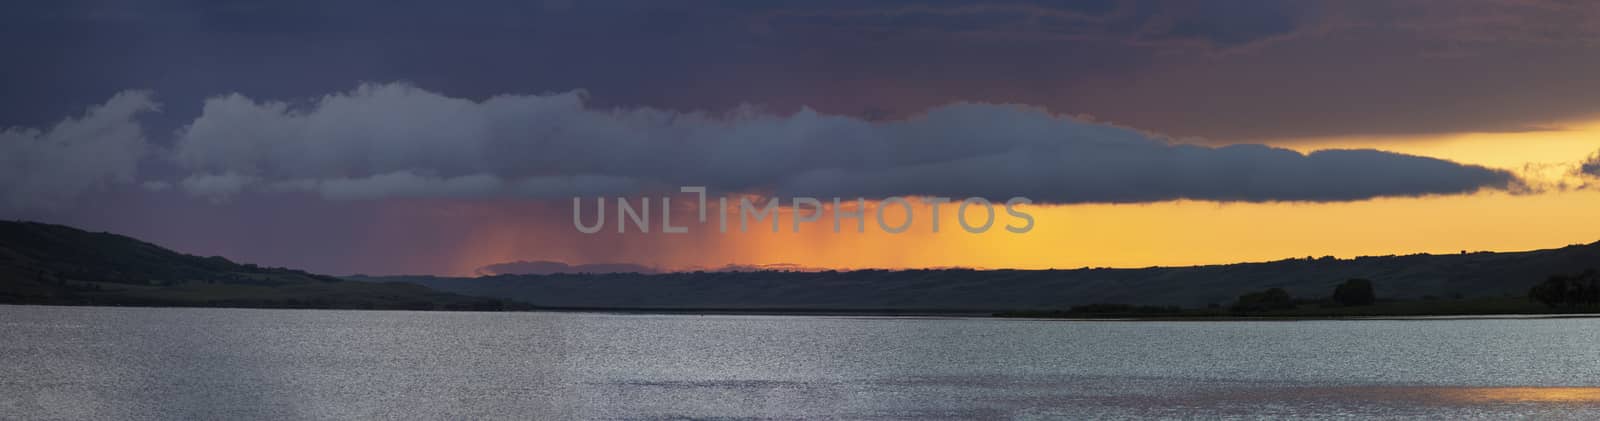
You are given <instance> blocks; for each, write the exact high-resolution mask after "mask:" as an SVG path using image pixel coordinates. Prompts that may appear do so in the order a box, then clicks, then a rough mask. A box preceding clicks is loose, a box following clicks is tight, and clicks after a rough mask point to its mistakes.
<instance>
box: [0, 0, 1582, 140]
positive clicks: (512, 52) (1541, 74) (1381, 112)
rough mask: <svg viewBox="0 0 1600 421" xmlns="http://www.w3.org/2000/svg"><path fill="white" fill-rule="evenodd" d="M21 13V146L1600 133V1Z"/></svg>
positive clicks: (285, 5) (133, 6)
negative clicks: (382, 139) (573, 116)
mask: <svg viewBox="0 0 1600 421" xmlns="http://www.w3.org/2000/svg"><path fill="white" fill-rule="evenodd" d="M552 6H553V7H552ZM0 16H7V17H8V21H7V25H4V26H3V27H0V34H4V35H5V36H3V37H0V49H3V50H4V51H6V52H7V57H8V58H11V59H12V60H9V61H8V63H7V64H8V65H7V66H0V92H6V93H7V95H5V96H4V97H3V98H0V125H26V126H32V127H39V126H43V125H46V124H49V123H51V122H53V119H56V118H59V117H60V116H61V115H66V114H68V113H71V112H75V111H76V109H77V107H80V106H81V104H84V103H89V102H92V101H98V100H101V99H103V98H104V97H105V95H107V94H109V93H112V92H117V91H120V90H122V89H127V88H130V87H134V88H151V89H154V90H156V91H158V92H161V93H162V95H163V98H164V99H165V100H167V102H168V103H169V104H170V108H169V110H168V111H169V112H168V113H166V114H165V115H164V116H156V117H153V118H150V119H149V120H147V121H146V123H147V125H148V126H150V127H152V128H154V129H156V131H157V132H165V131H168V130H170V129H173V128H176V127H178V126H181V125H182V124H184V123H186V122H187V118H188V117H189V116H192V115H194V114H196V113H198V112H199V110H198V108H197V107H198V105H199V104H200V100H201V99H204V98H207V97H210V96H214V95H219V94H226V93H230V92H240V93H244V94H248V95H251V96H254V97H264V98H304V97H310V96H315V95H320V94H322V93H326V92H330V91H334V90H339V89H345V88H347V87H348V86H350V84H352V83H355V82H358V81H363V80H379V81H387V80H409V81H414V82H416V83H418V84H420V85H422V86H428V87H430V88H432V89H437V90H439V91H441V92H446V93H449V94H451V95H454V96H459V97H464V98H472V99H484V98H487V97H489V96H492V95H496V94H499V93H505V92H519V93H536V92H562V91H569V90H573V89H577V88H588V89H591V90H592V91H593V92H594V93H595V96H596V98H601V99H603V100H604V101H606V102H605V103H604V104H601V105H607V106H610V105H616V106H650V107H655V108H663V109H675V110H692V109H712V110H719V109H727V108H731V107H735V106H738V105H739V104H740V103H742V102H751V103H757V104H764V105H766V106H768V107H770V108H771V109H773V110H778V111H783V112H787V111H793V110H797V109H799V108H801V107H802V106H809V107H811V108H813V109H816V110H819V111H821V112H825V113H829V114H842V115H855V116H873V117H876V118H902V117H906V116H909V115H912V114H915V113H918V112H921V111H923V110H926V109H928V108H931V107H934V106H938V105H942V104H946V103H950V102H954V101H971V102H995V103H1024V104H1031V105H1037V106H1043V107H1047V108H1049V109H1051V110H1053V111H1055V112H1061V113H1071V114H1088V115H1095V116H1097V117H1099V118H1101V119H1102V120H1104V121H1112V122H1117V123H1119V124H1125V125H1129V126H1134V127H1140V128H1145V129H1149V130H1156V131H1160V132H1163V133H1169V134H1172V135H1175V136H1183V137H1203V138H1207V139H1210V140H1211V141H1213V142H1216V143H1240V142H1259V141H1266V140H1271V141H1277V140H1282V139H1285V138H1301V137H1320V136H1340V135H1374V134H1424V133H1456V132H1468V131H1516V130H1530V129H1539V128H1547V127H1559V126H1560V124H1561V123H1563V122H1566V121H1569V120H1574V119H1582V118H1591V117H1593V116H1595V115H1597V114H1600V105H1596V103H1595V102H1594V101H1592V100H1591V99H1590V98H1589V97H1590V95H1587V93H1588V92H1593V91H1595V90H1597V89H1600V79H1597V78H1594V77H1592V76H1590V75H1592V74H1595V73H1597V72H1600V54H1594V51H1593V50H1594V48H1595V47H1596V46H1597V45H1600V32H1597V31H1596V30H1595V28H1600V25H1595V22H1600V7H1597V6H1596V5H1595V4H1594V3H1593V2H1565V1H1545V0H1539V1H1533V0H1529V1H1515V0H1464V1H1460V2H1450V3H1439V2H1400V3H1384V2H1339V1H1326V2H1325V1H1311V2H1282V1H1272V0H1259V1H1249V0H1245V1H1227V2H1204V3H1199V2H1184V1H1155V0H1126V1H1087V2H1078V1H1069V2H1055V1H996V2H981V3H972V2H955V1H891V2H871V3H863V2H852V1H825V2H693V3H679V2H650V1H585V2H570V3H565V2H558V3H553V4H550V3H539V2H522V1H468V2H460V3H456V4H452V5H451V6H450V7H427V6H426V5H420V4H393V3H391V2H377V1H341V2H331V3H330V2H313V1H301V0H290V1H281V2H211V1H187V0H185V1H177V0H168V1H152V2H137V3H130V2H105V1H73V0H68V1H54V2H7V3H3V4H0ZM106 69H115V71H106ZM1486 104H1494V105H1495V106H1487V105H1486ZM153 141H156V142H160V141H161V140H160V139H153ZM157 146H166V145H159V144H158V145H157Z"/></svg>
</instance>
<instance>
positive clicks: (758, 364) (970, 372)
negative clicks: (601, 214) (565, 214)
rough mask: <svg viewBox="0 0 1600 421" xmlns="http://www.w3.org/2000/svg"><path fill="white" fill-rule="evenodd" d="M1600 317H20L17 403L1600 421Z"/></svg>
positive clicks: (10, 399) (306, 409)
mask: <svg viewBox="0 0 1600 421" xmlns="http://www.w3.org/2000/svg"><path fill="white" fill-rule="evenodd" d="M1596 328H1600V320H1593V319H1558V320H1434V321H1392V320H1391V321H1346V322H1331V321H1330V322H1064V321H1028V320H994V319H910V318H859V317H800V316H795V317H791V316H781V317H780V316H687V315H671V316H662V315H610V314H575V313H504V314H500V313H422V312H361V311H316V310H230V309H123V308H64V307H19V306H0V338H4V339H5V341H0V416H3V417H19V418H73V419H84V418H135V419H171V418H369V417H383V418H453V419H461V418H508V417H512V418H515V417H518V416H519V415H526V414H539V415H542V417H541V418H554V419H570V418H584V419H592V418H603V419H615V418H676V417H688V418H782V419H793V418H880V419H939V418H953V419H962V418H1041V419H1048V418H1088V417H1158V418H1159V417H1208V418H1210V417H1232V416H1248V415H1261V416H1269V417H1306V418H1319V417H1362V418H1367V417H1414V416H1434V417H1444V418H1506V417H1519V416H1533V417H1547V418H1579V419H1597V418H1600V389H1597V388H1596V387H1597V386H1600V346H1596V344H1595V339H1594V336H1593V334H1592V332H1594V331H1595V329H1596Z"/></svg>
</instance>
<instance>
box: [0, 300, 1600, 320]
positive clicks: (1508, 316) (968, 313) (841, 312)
mask: <svg viewBox="0 0 1600 421" xmlns="http://www.w3.org/2000/svg"><path fill="white" fill-rule="evenodd" d="M0 306H15V307H24V306H28V307H34V306H37V307H63V308H70V307H102V308H151V309H157V308H166V309H208V308H212V309H239V310H356V311H438V312H492V313H502V312H503V313H592V314H614V315H676V316H821V317H900V318H908V319H915V318H960V319H1005V320H1018V321H1074V322H1261V321H1333V320H1342V321H1362V320H1412V321H1430V320H1434V321H1437V320H1531V319H1587V318H1597V317H1600V313H1504V314H1407V315H1359V316H1356V315H1343V316H1340V315H1233V314H1214V313H1208V314H1189V315H1171V314H1162V315H1086V316H1081V317H1072V316H1037V315H1028V314H1031V313H1015V312H1011V313H1008V312H1006V311H984V310H937V309H817V308H777V309H774V308H631V307H535V308H532V309H526V310H504V311H482V310H442V309H441V310H408V309H360V308H314V307H229V306H117V305H58V304H16V303H0Z"/></svg>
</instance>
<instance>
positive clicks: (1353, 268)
mask: <svg viewBox="0 0 1600 421" xmlns="http://www.w3.org/2000/svg"><path fill="white" fill-rule="evenodd" d="M1587 268H1600V243H1596V244H1588V245H1575V246H1569V247H1564V248H1559V249H1552V250H1539V251H1528V252H1514V253H1488V252H1482V253H1463V254H1451V255H1427V254H1417V255H1407V256H1381V257H1361V258H1356V259H1334V258H1331V257H1326V258H1320V259H1310V258H1307V259H1287V260H1280V261H1275V262H1264V263H1241V264H1230V265H1214V266H1193V267H1154V268H1144V269H1076V270H963V269H948V270H903V271H885V270H864V271H848V272H835V271H822V272H793V271H759V272H689V273H664V274H556V275H502V276H490V277H479V278H444V277H430V276H409V277H386V278H363V279H368V280H384V281H403V282H412V283H416V284H418V285H425V286H428V287H431V288H434V289H438V290H441V291H450V292H455V293H460V294H465V295H475V296H482V297H497V298H505V299H515V300H521V301H526V302H529V303H532V304H534V305H538V306H541V307H571V308H631V309H730V310H740V309H742V310H752V309H771V310H798V309H807V310H907V311H911V310H937V311H993V310H1030V309H1038V310H1044V309H1062V308H1066V307H1069V306H1074V305H1084V304H1093V303H1125V304H1140V305H1178V306H1184V307H1206V306H1208V305H1211V304H1217V305H1221V306H1227V305H1228V304H1230V303H1232V302H1233V301H1234V300H1235V299H1236V298H1237V297H1238V296H1239V295H1241V294H1244V293H1247V292H1253V291H1261V290H1264V289H1267V288H1274V287H1277V288H1284V289H1286V290H1288V291H1289V292H1290V293H1292V294H1293V295H1294V296H1295V297H1306V298H1320V297H1327V296H1328V295H1329V294H1330V293H1331V292H1332V291H1333V289H1334V286H1335V285H1337V284H1339V283H1340V282H1343V281H1345V280H1347V279H1351V278H1366V279H1370V280H1372V281H1373V283H1374V285H1375V289H1376V292H1377V296H1378V297H1379V298H1380V299H1423V298H1426V297H1429V296H1432V297H1439V298H1457V297H1465V298H1473V297H1503V296H1516V297H1522V296H1525V295H1526V294H1527V292H1528V289H1529V288H1530V287H1532V286H1533V285H1534V284H1536V283H1538V282H1540V281H1543V280H1544V279H1546V278H1547V277H1549V276H1550V275H1552V274H1558V273H1576V272H1579V271H1582V270H1583V269H1587Z"/></svg>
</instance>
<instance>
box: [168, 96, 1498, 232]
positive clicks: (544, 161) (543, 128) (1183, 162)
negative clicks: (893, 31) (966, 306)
mask: <svg viewBox="0 0 1600 421" xmlns="http://www.w3.org/2000/svg"><path fill="white" fill-rule="evenodd" d="M586 97H587V94H585V93H584V92H582V91H574V92H567V93H559V94H546V95H499V96H494V97H491V98H488V99H487V100H484V101H471V100H467V99H460V98H452V97H448V96H444V95H440V94H437V93H433V92H429V91H426V90H423V89H419V88H415V87H412V86H409V85H405V84H369V85H363V86H361V87H360V88H358V89H356V90H353V91H350V92H344V93H336V94H331V95H327V96H324V97H322V98H320V99H318V100H316V101H313V102H311V103H308V104H305V105H302V106H291V105H290V104H288V103H283V102H271V101H256V100H252V99H250V98H247V97H244V96H240V95H229V96H223V97H216V98H213V99H211V100H208V101H207V102H206V104H205V106H204V107H203V112H202V114H201V115H200V116H199V117H198V118H197V119H195V120H194V121H193V122H192V123H190V124H189V125H188V126H187V127H185V128H184V129H183V130H181V131H180V133H179V138H178V140H177V143H176V145H175V148H174V152H173V157H174V160H175V162H177V163H178V165H180V166H181V167H183V168H185V169H186V170H188V171H190V172H192V173H193V175H191V176H190V180H196V181H193V182H191V181H190V180H185V181H184V182H183V183H182V184H183V186H184V187H185V190H187V191H190V192H192V193H197V194H203V195H215V194H221V195H224V196H226V195H230V194H233V193H234V192H236V191H237V189H231V188H230V187H233V186H234V185H235V184H237V185H239V186H241V188H254V189H256V190H261V191H284V190H301V191H315V192H318V193H320V194H321V195H322V196H323V197H326V198H330V199H371V198H379V197H394V196H401V197H485V196H529V197H563V196H571V195H597V194H620V193H627V192H638V191H650V190H664V189H674V190H675V187H676V186H680V185H707V186H710V187H711V188H712V189H713V190H714V191H716V192H723V193H735V192H755V193H776V194H785V195H796V194H800V195H814V196H824V197H827V196H845V197H850V196H856V195H861V196H867V197H884V196H891V195H940V196H952V197H965V196H987V197H998V198H1003V197H1010V196H1014V195H1025V196H1029V197H1031V198H1033V199H1034V200H1036V201H1041V202H1054V203H1081V202H1149V201H1160V200H1171V199H1180V198H1187V199H1201V200H1218V201H1280V200H1285V201H1343V200H1359V199H1366V198H1373V197H1384V196H1416V195H1427V194H1456V193H1468V192H1472V191H1476V190H1478V189H1481V188H1508V187H1511V186H1513V185H1515V184H1516V183H1517V180H1516V178H1515V177H1514V176H1512V175H1511V174H1510V173H1508V172H1505V171H1500V170H1493V169H1487V168H1483V167H1477V166H1469V165H1460V164H1456V163H1452V162H1448V161H1443V160H1438V159H1432V158H1425V157H1417V156H1406V155H1400V154H1394V153H1387V152H1380V151H1371V150H1346V151H1322V152H1317V153H1313V154H1310V155H1303V154H1300V153H1298V152H1294V151H1290V150H1285V149H1278V148H1272V147H1267V146H1260V145H1238V146H1231V147H1223V148H1211V147H1203V146H1193V145H1177V144H1172V143H1169V142H1167V141H1166V140H1164V139H1161V138H1159V137H1157V136H1153V135H1150V134H1147V133H1142V132H1139V131H1136V130H1132V129H1128V128H1123V127H1117V126H1112V125H1107V124H1100V123H1095V122H1091V121H1085V120H1081V119H1077V118H1071V117H1063V116H1058V115H1052V114H1050V113H1048V112H1046V111H1043V110H1040V109H1036V108H1027V107H1020V106H1012V105H991V104H953V105H947V106H942V107H938V108H934V109H932V110H929V111H928V112H926V113H925V114H922V115H919V116H915V117H912V118H909V119H905V120H896V121H883V122H871V121H866V120H862V119H859V118H853V117H845V116H837V115H826V114H820V113H817V112H814V111H811V110H802V111H800V112H797V113H793V114H789V115H776V114H771V113H765V112H762V111H760V110H759V109H757V108H754V107H742V108H739V109H735V110H732V111H729V112H726V113H704V112H675V111H667V110H659V109H653V108H612V109H600V108H593V107H589V106H586V105H585V101H586ZM202 180H203V181H209V182H210V183H209V184H207V183H201V182H200V181H202ZM221 181H229V182H230V183H222V182H221ZM233 182H237V183H233ZM191 184H194V185H195V187H196V188H191V186H190V185H191Z"/></svg>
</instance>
